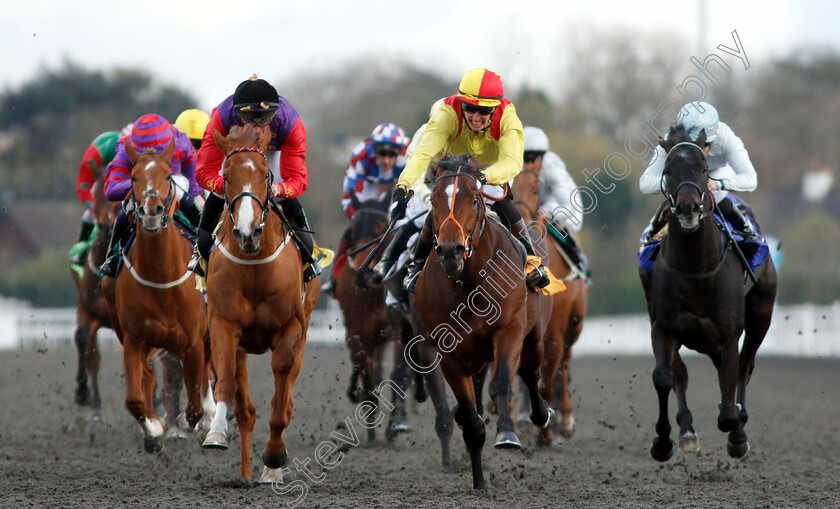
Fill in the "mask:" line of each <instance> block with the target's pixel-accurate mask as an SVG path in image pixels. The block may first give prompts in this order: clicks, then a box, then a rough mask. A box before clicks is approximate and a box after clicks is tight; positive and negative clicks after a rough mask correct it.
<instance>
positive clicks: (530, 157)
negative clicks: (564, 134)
mask: <svg viewBox="0 0 840 509" xmlns="http://www.w3.org/2000/svg"><path fill="white" fill-rule="evenodd" d="M523 134H524V136H525V153H524V154H523V161H524V165H523V170H527V171H532V172H536V173H538V174H539V182H540V203H542V205H541V206H540V214H542V215H543V217H545V218H546V219H549V220H550V221H551V223H552V225H554V226H555V227H556V228H557V229H558V230H559V231H560V233H561V235H562V237H563V241H562V242H561V246H562V247H563V251H564V252H566V254H568V255H569V257H570V258H571V260H572V263H575V264H576V265H577V266H578V267H579V268H580V269H581V271H582V272H583V273H584V274H588V271H589V269H588V263H587V259H586V255H584V254H583V251H581V249H580V247H579V246H578V245H577V242H575V239H574V237H572V236H571V235H569V234H568V230H573V231H576V232H578V231H580V227H581V224H582V223H583V212H582V211H580V210H579V209H577V208H575V207H574V206H573V205H572V198H571V197H572V195H573V194H574V192H575V190H576V189H577V184H575V181H574V179H572V176H571V175H569V172H568V171H567V170H566V163H564V162H563V160H562V159H560V156H558V155H557V154H556V153H554V152H552V151H551V149H550V148H549V144H548V136H547V135H546V134H545V131H543V130H542V129H540V128H539V127H533V126H525V128H524V129H523Z"/></svg>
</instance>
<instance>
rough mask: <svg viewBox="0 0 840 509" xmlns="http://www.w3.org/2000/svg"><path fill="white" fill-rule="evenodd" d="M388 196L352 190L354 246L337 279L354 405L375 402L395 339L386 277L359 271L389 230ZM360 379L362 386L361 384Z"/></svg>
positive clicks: (396, 428) (397, 427)
mask: <svg viewBox="0 0 840 509" xmlns="http://www.w3.org/2000/svg"><path fill="white" fill-rule="evenodd" d="M389 199H390V197H386V198H385V200H365V201H364V202H360V201H359V200H358V198H357V197H356V195H355V194H351V200H352V201H353V208H354V210H355V213H354V214H353V217H352V218H351V219H350V227H349V228H350V249H349V250H348V257H347V263H346V266H345V268H344V270H343V271H342V272H341V275H340V276H339V277H338V279H337V281H336V287H335V298H336V300H337V301H338V305H339V307H340V308H341V314H342V316H343V317H344V328H345V341H346V342H347V348H348V349H349V350H350V360H351V361H352V362H353V374H352V376H351V379H350V388H349V389H348V391H347V395H348V397H349V398H350V401H351V402H353V403H361V402H362V401H370V402H372V403H374V404H375V403H376V397H375V396H374V391H375V390H376V388H377V386H378V385H379V383H380V382H381V381H382V357H383V355H384V351H385V347H386V345H387V344H388V342H389V341H390V340H392V339H393V332H392V330H391V326H390V322H389V320H388V313H387V310H386V308H385V287H384V286H382V278H381V277H379V276H378V275H377V274H376V273H375V272H374V271H365V272H360V271H359V268H360V267H361V265H362V263H363V262H364V260H365V259H366V258H367V257H368V255H369V254H370V252H371V251H372V250H373V249H374V247H375V243H371V241H373V240H374V239H376V238H378V237H381V236H382V235H383V234H384V233H385V230H386V229H387V228H388V205H389ZM397 350H399V349H398V348H397ZM393 378H394V377H393V376H392V379H393ZM359 382H361V388H359V387H358V385H357V384H358V383H359ZM402 388H403V389H405V387H402ZM398 408H403V406H402V405H399V407H398ZM404 417H405V416H404V415H402V416H400V417H399V418H398V420H399V422H396V423H395V422H391V423H389V427H388V429H387V430H386V437H387V438H389V439H390V438H393V436H394V434H395V433H398V432H402V431H405V430H406V423H405V422H404ZM392 421H393V416H392ZM374 436H375V428H369V429H368V438H369V439H370V440H373V439H374Z"/></svg>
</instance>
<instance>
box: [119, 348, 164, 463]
mask: <svg viewBox="0 0 840 509" xmlns="http://www.w3.org/2000/svg"><path fill="white" fill-rule="evenodd" d="M148 355H149V348H148V347H146V346H145V345H138V344H137V343H136V342H135V341H134V339H133V338H131V337H125V339H124V343H123V364H124V365H125V387H126V396H125V407H126V408H127V409H128V411H129V413H131V415H132V416H134V418H135V419H136V420H137V423H138V424H140V428H141V429H142V430H143V436H144V440H143V447H144V449H145V450H146V452H158V451H160V450H161V449H162V448H163V442H162V441H161V437H162V436H163V426H162V425H161V423H160V421H158V420H157V419H156V418H155V417H154V411H153V410H152V409H151V408H150V407H149V401H148V400H149V399H150V398H147V397H146V395H145V394H144V387H143V385H144V381H146V380H145V379H146V377H147V376H148V373H147V367H148V361H147V357H148ZM152 376H153V377H154V373H152Z"/></svg>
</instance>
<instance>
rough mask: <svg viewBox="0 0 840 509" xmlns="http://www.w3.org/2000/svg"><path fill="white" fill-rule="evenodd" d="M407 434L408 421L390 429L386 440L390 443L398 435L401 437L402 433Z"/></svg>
mask: <svg viewBox="0 0 840 509" xmlns="http://www.w3.org/2000/svg"><path fill="white" fill-rule="evenodd" d="M406 432H408V421H402V422H400V423H398V424H394V425H393V426H391V427H390V428H388V431H387V432H386V433H385V439H386V440H387V441H388V442H391V441H392V440H394V439H395V438H396V437H397V436H398V435H400V434H401V433H406Z"/></svg>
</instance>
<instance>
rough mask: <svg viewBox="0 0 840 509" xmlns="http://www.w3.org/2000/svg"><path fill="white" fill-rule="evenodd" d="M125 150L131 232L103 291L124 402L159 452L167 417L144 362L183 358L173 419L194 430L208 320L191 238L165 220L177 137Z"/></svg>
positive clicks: (205, 404) (202, 392) (204, 385)
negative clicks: (161, 414) (190, 265)
mask: <svg viewBox="0 0 840 509" xmlns="http://www.w3.org/2000/svg"><path fill="white" fill-rule="evenodd" d="M125 150H126V152H127V154H128V156H129V159H130V161H131V164H132V169H131V194H130V200H131V202H132V203H133V205H134V212H133V214H134V221H135V222H136V233H135V239H134V243H133V246H132V247H131V250H130V252H129V253H128V254H124V255H123V263H124V265H123V270H122V271H121V272H120V273H119V274H118V275H117V278H116V281H114V280H113V278H110V277H107V278H103V290H104V292H105V295H106V297H109V309H110V310H111V315H112V323H114V324H115V331H116V332H117V336H118V337H119V339H120V342H121V343H122V345H123V362H124V364H125V373H126V399H125V405H126V408H127V409H128V411H129V412H130V413H131V414H132V415H133V416H134V418H135V419H137V422H138V423H139V424H140V427H141V429H142V430H143V435H144V448H145V450H146V451H147V452H157V451H159V450H161V449H162V447H163V443H162V441H161V438H162V435H163V430H164V424H165V422H162V419H159V418H158V417H157V415H156V414H155V410H154V408H153V404H152V393H153V391H154V383H155V380H154V371H153V370H152V368H151V365H150V364H149V361H150V359H151V357H152V356H154V355H155V354H156V353H157V351H158V350H159V349H161V350H166V351H168V352H172V353H174V354H176V355H178V356H179V357H181V358H182V359H183V361H184V385H185V387H186V394H187V407H186V412H185V414H184V416H183V417H182V416H179V417H178V422H179V425H180V426H181V427H182V428H186V429H187V430H189V431H192V430H193V429H194V428H195V426H196V424H198V422H199V420H200V419H201V418H202V416H203V415H204V413H205V411H207V412H208V414H209V415H208V416H207V418H209V417H210V416H212V411H213V404H212V395H210V394H209V390H208V389H209V382H208V380H207V373H208V368H209V365H208V363H209V355H208V354H209V352H207V351H206V345H205V341H206V332H207V319H206V316H205V313H204V302H203V298H202V295H201V293H200V292H198V291H196V290H195V288H194V285H193V284H192V283H193V278H192V277H190V275H191V272H190V271H189V270H187V262H188V261H189V259H190V256H191V254H192V244H191V243H190V241H189V240H188V239H187V238H185V236H184V235H183V234H182V233H181V232H180V230H179V229H178V228H177V227H174V226H172V225H171V221H172V215H173V214H174V213H175V210H176V208H177V205H178V201H177V200H176V194H175V185H174V183H173V181H172V175H171V169H170V166H169V160H170V158H171V156H172V154H173V152H174V151H175V143H174V141H171V142H170V143H169V145H168V146H167V147H166V149H165V150H164V151H163V153H158V152H156V151H154V150H149V151H146V152H143V153H139V152H138V151H137V150H136V149H135V148H134V147H133V146H132V145H131V144H130V143H126V144H125ZM106 285H107V287H106ZM111 287H112V288H111ZM202 397H203V400H202ZM173 417H174V416H173ZM184 421H186V422H184Z"/></svg>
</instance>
